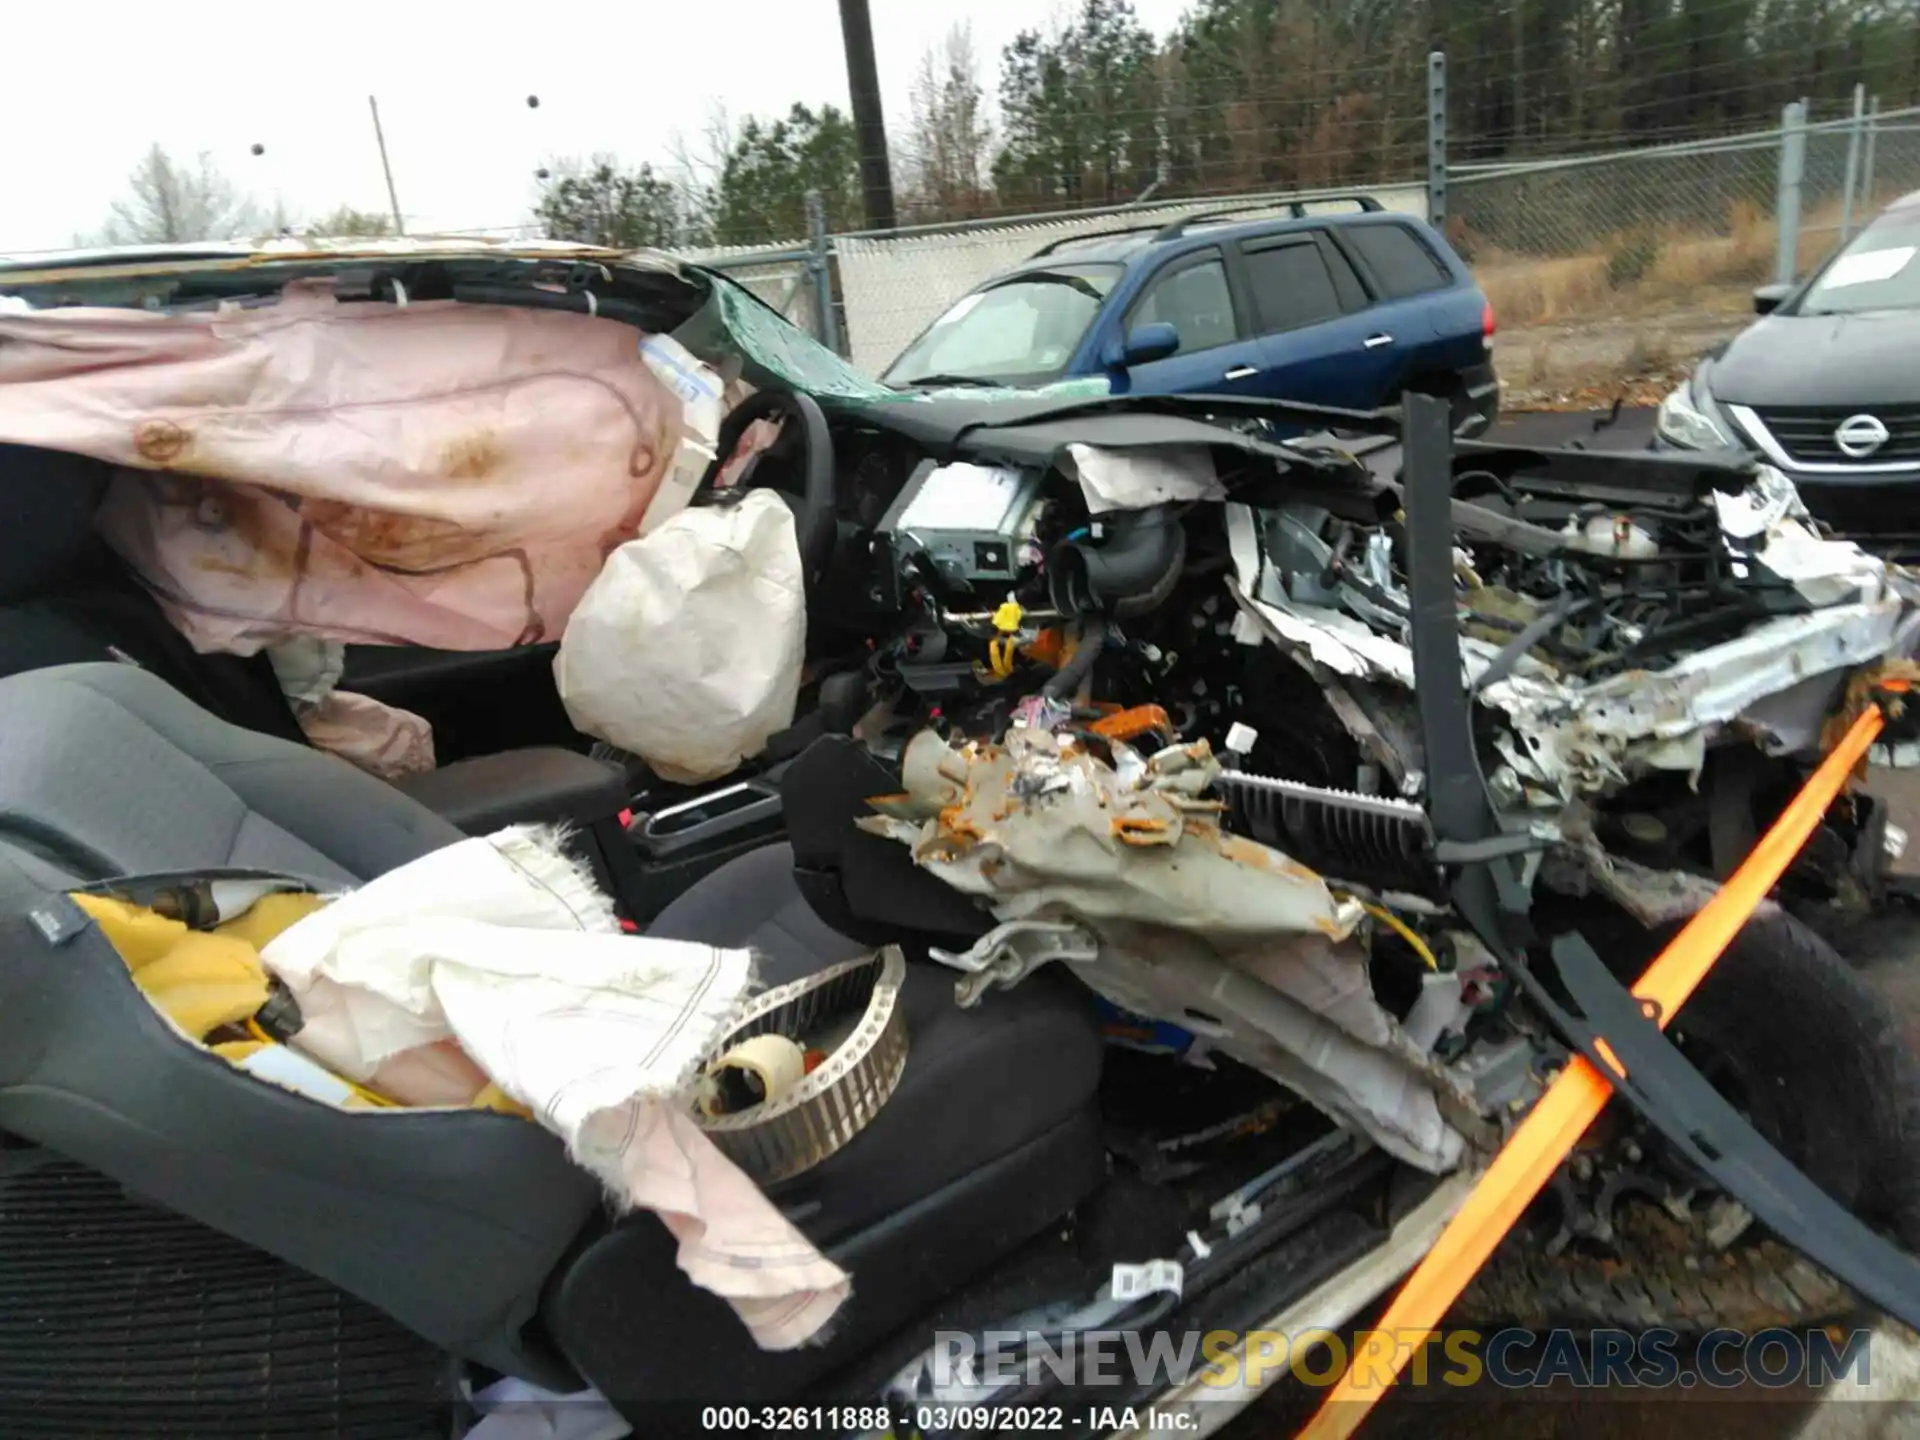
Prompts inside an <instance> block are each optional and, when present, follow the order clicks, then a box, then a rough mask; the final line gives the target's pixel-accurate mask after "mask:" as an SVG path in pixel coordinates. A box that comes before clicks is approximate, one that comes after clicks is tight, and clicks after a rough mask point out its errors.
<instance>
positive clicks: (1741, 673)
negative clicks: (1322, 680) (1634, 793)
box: [1227, 466, 1920, 817]
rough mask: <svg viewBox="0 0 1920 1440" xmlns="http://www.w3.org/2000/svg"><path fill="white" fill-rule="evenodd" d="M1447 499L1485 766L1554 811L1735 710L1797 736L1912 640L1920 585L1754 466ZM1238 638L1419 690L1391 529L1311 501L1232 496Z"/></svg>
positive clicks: (1509, 797) (1521, 798) (1684, 749)
mask: <svg viewBox="0 0 1920 1440" xmlns="http://www.w3.org/2000/svg"><path fill="white" fill-rule="evenodd" d="M1474 479H1475V476H1474V475H1473V473H1472V472H1471V471H1469V472H1468V473H1467V474H1465V475H1462V476H1461V477H1460V485H1459V487H1458V488H1457V489H1456V496H1455V499H1454V501H1453V511H1452V515H1453V524H1454V533H1455V551H1454V560H1455V576H1456V582H1457V583H1456V594H1457V614H1458V619H1459V625H1460V631H1461V652H1462V670H1463V679H1464V681H1465V683H1466V685H1467V688H1468V690H1469V692H1470V693H1471V694H1473V695H1474V697H1475V698H1476V699H1477V701H1478V702H1479V704H1480V706H1481V707H1482V708H1483V711H1484V712H1485V713H1487V714H1488V715H1490V716H1491V717H1492V718H1493V719H1495V720H1496V722H1497V723H1496V726H1495V734H1494V738H1493V741H1492V744H1493V747H1494V749H1495V751H1496V752H1497V753H1498V756H1499V759H1500V761H1501V762H1503V763H1501V764H1499V765H1498V766H1497V767H1496V768H1494V769H1493V770H1492V773H1491V774H1490V775H1489V777H1488V779H1489V783H1490V785H1491V787H1492V790H1493V792H1494V794H1495V796H1496V798H1498V799H1501V800H1503V801H1504V802H1506V805H1507V808H1510V809H1513V810H1516V811H1519V812H1530V813H1531V814H1532V815H1534V816H1535V817H1541V816H1551V815H1552V814H1554V813H1556V812H1558V811H1559V810H1561V809H1562V808H1564V807H1565V806H1567V805H1569V804H1571V803H1573V802H1574V801H1576V800H1580V799H1590V798H1592V797H1594V796H1597V795H1600V794H1604V793H1607V792H1610V791H1612V790H1615V789H1617V788H1619V787H1621V786H1623V785H1625V784H1627V783H1628V782H1630V781H1632V780H1634V779H1637V778H1639V777H1641V776H1643V775H1645V774H1647V773H1649V772H1651V771H1656V770H1670V771H1678V772H1682V773H1692V772H1697V771H1698V770H1699V768H1700V766H1701V764H1702V763H1703V760H1704V757H1705V753H1706V748H1707V746H1708V745H1709V744H1710V743H1712V742H1713V741H1714V740H1715V739H1717V738H1718V737H1719V736H1721V735H1722V734H1723V733H1725V732H1726V731H1727V730H1728V729H1729V727H1739V728H1740V729H1741V730H1742V731H1743V732H1744V733H1745V734H1747V735H1748V736H1749V737H1750V738H1752V739H1753V740H1755V741H1757V742H1758V743H1759V744H1761V745H1762V746H1763V747H1764V748H1765V749H1767V750H1769V751H1770V752H1773V753H1781V754H1784V753H1791V752H1796V751H1802V750H1805V749H1807V748H1808V747H1809V746H1810V745H1811V744H1812V743H1813V742H1814V740H1815V739H1816V738H1817V735H1818V732H1819V728H1820V725H1821V722H1822V721H1823V719H1824V718H1825V717H1826V715H1827V714H1828V713H1829V712H1830V711H1831V708H1832V702H1833V700H1834V697H1835V695H1836V693H1837V692H1838V691H1839V689H1840V688H1841V687H1842V686H1843V684H1844V683H1845V679H1846V675H1847V672H1848V670H1849V669H1851V668H1853V667H1856V666H1860V665H1864V664H1868V663H1870V662H1873V661H1875V660H1878V659H1880V658H1881V657H1883V656H1887V655H1890V654H1901V655H1904V654H1906V653H1907V652H1908V651H1909V650H1911V649H1912V647H1913V644H1914V642H1915V640H1916V638H1920V586H1917V585H1916V584H1915V582H1914V580H1913V579H1912V578H1911V577H1910V576H1908V575H1907V574H1906V573H1905V572H1904V571H1902V570H1900V569H1898V568H1897V567H1893V566H1890V565H1889V564H1887V563H1886V562H1885V561H1882V560H1880V559H1877V558H1875V557H1874V556H1872V555H1869V554H1867V553H1866V552H1865V551H1863V550H1862V549H1860V547H1858V546H1857V545H1854V544H1852V543H1850V542H1846V541H1836V540H1829V539H1825V538H1822V536H1821V535H1820V534H1819V532H1818V531H1817V530H1816V529H1815V528H1814V525H1813V524H1812V522H1811V521H1810V519H1809V517H1808V514H1807V511H1806V509H1805V507H1804V506H1803V505H1802V504H1801V502H1800V498H1799V496H1798V494H1797V493H1796V491H1795V490H1794V487H1793V485H1792V483H1791V482H1790V481H1789V480H1788V479H1787V478H1786V477H1785V476H1784V475H1782V474H1780V472H1778V471H1777V470H1773V469H1771V468H1769V467H1766V466H1761V467H1758V468H1757V469H1756V470H1755V471H1753V472H1752V475H1751V479H1750V480H1749V482H1748V483H1747V484H1746V485H1745V487H1744V488H1741V489H1735V490H1732V491H1724V490H1716V491H1714V492H1712V493H1710V494H1709V495H1707V496H1705V497H1702V498H1697V499H1696V498H1692V497H1686V498H1676V497H1675V496H1674V495H1672V494H1671V493H1669V492H1662V491H1655V490H1653V489H1649V490H1648V491H1647V492H1646V493H1645V494H1642V495H1637V496H1636V495H1633V494H1630V493H1627V492H1626V491H1624V490H1623V491H1621V493H1620V494H1619V495H1618V496H1616V497H1611V498H1608V497H1596V496H1593V495H1591V494H1585V493H1582V492H1581V490H1580V488H1579V487H1577V486H1575V485H1572V484H1570V483H1567V482H1564V481H1560V482H1556V481H1554V480H1553V479H1552V477H1551V476H1550V475H1549V476H1547V477H1545V478H1541V477H1534V476H1529V475H1527V474H1524V473H1522V474H1516V475H1513V476H1508V477H1495V476H1493V475H1492V474H1491V473H1489V474H1487V475H1486V476H1485V477H1484V481H1483V485H1484V490H1483V493H1480V494H1478V495H1476V497H1475V498H1472V499H1468V498H1463V495H1462V492H1463V491H1468V490H1471V489H1472V488H1473V486H1472V483H1471V482H1472V481H1473V480H1474ZM1227 525H1228V532H1229V537H1230V540H1231V545H1232V553H1233V559H1234V583H1233V585H1232V586H1231V587H1230V588H1231V589H1232V592H1233V595H1234V598H1235V600H1236V601H1237V602H1238V604H1239V606H1240V607H1241V611H1242V619H1241V622H1240V626H1241V629H1240V634H1241V635H1242V638H1244V639H1249V640H1253V639H1260V640H1265V641H1267V642H1270V643H1272V644H1273V645H1275V646H1277V647H1278V648H1280V649H1281V650H1282V651H1284V652H1286V653H1287V654H1289V655H1290V656H1292V657H1294V658H1295V659H1297V660H1299V661H1300V662H1301V663H1303V664H1305V665H1307V666H1308V667H1309V668H1310V669H1311V670H1312V671H1314V672H1315V673H1316V674H1319V675H1322V676H1331V677H1335V683H1336V684H1337V683H1338V682H1339V681H1341V680H1348V681H1360V682H1365V683H1379V682H1384V683H1385V684H1387V685H1389V686H1396V687H1405V688H1407V689H1411V688H1412V687H1413V684H1414V666H1413V651H1412V649H1411V646H1410V636H1411V625H1412V618H1411V617H1412V608H1411V605H1410V602H1409V600H1408V597H1407V593H1406V589H1405V586H1404V584H1403V583H1402V581H1401V580H1400V579H1399V578H1398V577H1399V576H1400V575H1403V574H1404V573H1405V570H1404V558H1403V555H1402V553H1401V544H1402V543H1403V542H1400V541H1398V540H1397V539H1396V537H1395V536H1394V534H1393V532H1392V530H1391V528H1390V527H1388V526H1386V525H1379V526H1374V527H1370V528H1369V527H1363V526H1356V525H1353V524H1350V523H1348V522H1346V521H1343V520H1340V519H1338V518H1337V517H1335V516H1333V515H1331V514H1330V513H1329V512H1328V511H1327V510H1324V509H1320V508H1317V507H1315V506H1312V505H1306V504H1294V503H1286V504H1282V505H1280V506H1279V507H1278V508H1275V509H1268V510H1256V509H1254V508H1252V507H1251V506H1245V505H1233V506H1230V507H1228V516H1227Z"/></svg>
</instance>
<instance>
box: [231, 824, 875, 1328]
mask: <svg viewBox="0 0 1920 1440" xmlns="http://www.w3.org/2000/svg"><path fill="white" fill-rule="evenodd" d="M262 959H263V960H264V961H265V963H266V965H267V968H268V969H269V970H271V971H272V972H273V973H274V974H275V975H277V976H278V977H279V978H280V979H281V981H283V982H284V983H285V984H286V986H287V988H288V989H289V990H290V991H292V993H293V995H294V998H295V999H296V1000H297V1001H298V1002H299V1005H300V1013H301V1015H302V1017H303V1018H304V1020H305V1024H304V1025H303V1027H302V1029H301V1030H300V1032H299V1034H298V1035H296V1036H295V1037H294V1039H295V1044H296V1046H297V1047H298V1048H300V1049H301V1050H303V1051H304V1052H305V1053H307V1054H309V1055H312V1056H313V1057H314V1058H316V1059H318V1060H321V1061H322V1062H323V1063H325V1064H326V1065H327V1066H328V1067H329V1068H330V1069H332V1070H333V1071H335V1072H336V1073H338V1074H341V1075H344V1076H346V1077H348V1078H349V1079H353V1080H356V1081H363V1082H367V1083H369V1084H370V1085H372V1086H374V1087H375V1088H378V1089H381V1090H382V1091H383V1092H384V1093H387V1094H389V1095H391V1096H392V1097H393V1098H395V1099H399V1100H402V1101H411V1103H415V1104H419V1103H436V1101H437V1102H438V1103H449V1102H448V1101H447V1100H446V1099H445V1097H443V1096H439V1095H437V1094H428V1095H420V1096H410V1095H408V1094H405V1093H399V1092H400V1088H401V1086H403V1085H405V1084H406V1083H407V1081H408V1079H409V1078H412V1077H410V1075H409V1073H408V1071H407V1069H406V1068H405V1067H406V1066H407V1063H408V1062H409V1061H412V1060H417V1059H420V1058H423V1057H440V1056H443V1055H444V1053H445V1052H446V1050H447V1049H449V1048H457V1051H458V1052H460V1054H461V1055H462V1056H463V1057H465V1058H466V1059H468V1061H469V1063H470V1064H471V1065H472V1066H473V1067H474V1075H473V1077H472V1079H470V1080H469V1081H468V1082H467V1084H468V1088H470V1089H471V1088H473V1087H474V1086H475V1084H476V1083H478V1082H484V1081H486V1080H491V1081H492V1083H494V1084H495V1085H497V1086H498V1087H499V1089H500V1091H501V1092H503V1093H504V1094H505V1095H506V1096H507V1097H509V1098H510V1099H512V1100H514V1101H517V1102H518V1103H520V1104H521V1105H524V1106H526V1107H527V1109H528V1110H530V1111H531V1112H532V1113H533V1115H534V1116H535V1117H536V1118H537V1120H538V1121H539V1123H540V1124H542V1125H544V1126H545V1127H546V1128H547V1129H549V1130H552V1131H553V1132H554V1133H556V1134H557V1135H559V1136H561V1137H562V1138H563V1139H564V1140H565V1141H566V1142H567V1147H568V1151H569V1153H570V1154H571V1155H572V1156H573V1158H574V1160H575V1161H576V1162H577V1163H578V1164H580V1165H582V1166H584V1167H585V1168H586V1169H588V1170H590V1171H592V1172H593V1173H594V1174H595V1175H597V1176H598V1177H599V1178H600V1179H601V1181H602V1182H603V1183H605V1184H606V1186H607V1187H608V1190H609V1191H610V1193H611V1194H612V1195H613V1197H614V1198H615V1200H616V1201H617V1202H618V1203H619V1204H620V1205H622V1206H623V1207H632V1208H639V1209H646V1210H651V1211H653V1212H654V1213H655V1214H657V1215H659V1217H660V1218H661V1220H662V1222H663V1223H665V1225H666V1226H667V1228H668V1230H669V1231H670V1232H671V1233H672V1234H673V1235H674V1237H675V1238H676V1239H677V1240H678V1241H679V1242H680V1250H679V1263H680V1267H681V1269H682V1270H684V1271H685V1272H686V1274H687V1276H688V1278H689V1279H691V1280H692V1281H693V1282H694V1283H695V1284H696V1285H699V1286H701V1287H703V1288H705V1289H707V1290H710V1291H712V1292H713V1293H715V1294H717V1295H720V1296H721V1297H722V1298H724V1299H725V1300H727V1301H728V1303H729V1304H731V1305H732V1306H733V1308H734V1309H735V1311H736V1312H737V1313H738V1314H739V1315H740V1317H741V1320H742V1321H743V1322H744V1323H745V1324H746V1325H747V1327H748V1328H749V1329H750V1330H751V1331H752V1333H753V1337H754V1339H755V1341H756V1342H757V1343H758V1344H759V1345H760V1346H762V1347H763V1348H765V1349H769V1350H783V1349H790V1348H792V1347H794V1346H797V1345H801V1344H804V1343H805V1342H806V1341H807V1340H809V1339H811V1338H812V1337H813V1336H814V1335H815V1334H816V1333H817V1332H818V1331H819V1330H820V1329H821V1328H822V1327H823V1326H824V1325H825V1324H826V1323H827V1321H828V1320H829V1319H830V1318H831V1317H832V1315H833V1314H834V1312H835V1311H836V1310H837V1309H838V1308H839V1306H840V1304H841V1302H842V1301H844V1300H845V1298H846V1296H847V1293H848V1290H849V1281H848V1278H847V1276H846V1274H845V1272H844V1271H842V1270H841V1269H840V1268H839V1267H838V1266H836V1265H834V1264H833V1263H832V1262H831V1261H830V1260H828V1259H827V1258H826V1257H825V1256H823V1255H822V1254H821V1253H820V1252H819V1251H818V1250H817V1249H816V1248H815V1247H814V1246H813V1245H812V1243H811V1242H809V1241H808V1240H807V1239H806V1238H805V1237H804V1236H803V1235H801V1234H800V1232H799V1231H798V1230H796V1229H794V1227H793V1225H792V1224H791V1223H790V1222H789V1221H788V1220H787V1219H786V1217H785V1216H783V1215H782V1214H781V1213H780V1211H779V1210H778V1209H777V1208H776V1207H775V1206H774V1205H773V1203H772V1202H771V1201H770V1200H768V1199H767V1198H766V1196H765V1195H763V1194H762V1193H761V1192H760V1190H759V1188H758V1187H757V1186H756V1185H755V1184H754V1183H753V1181H752V1180H750V1179H749V1178H748V1177H747V1176H746V1175H745V1174H744V1173H743V1172H742V1171H741V1170H740V1169H739V1168H738V1167H737V1166H736V1165H734V1164H733V1162H732V1161H730V1160H728V1159H727V1157H726V1156H725V1155H723V1154H722V1153H721V1152H720V1151H719V1149H718V1148H717V1147H716V1146H715V1145H714V1144H713V1142H712V1141H711V1140H709V1139H708V1138H707V1136H706V1134H705V1133H704V1132H703V1131H702V1130H701V1129H700V1128H699V1126H698V1125H697V1124H696V1123H695V1121H694V1119H693V1115H692V1111H691V1100H690V1095H691V1093H692V1092H691V1087H692V1084H693V1082H694V1078H695V1076H696V1075H697V1074H698V1071H699V1067H700V1065H701V1063H702V1062H703V1061H704V1060H705V1059H706V1057H707V1056H708V1055H709V1054H710V1053H711V1052H712V1051H713V1050H714V1049H716V1048H717V1047H718V1045H719V1043H720V1041H721V1040H722V1039H723V1038H724V1037H725V1036H726V1034H727V1033H728V1031H729V1030H730V1029H731V1028H732V1027H733V1025H734V1024H735V1023H736V1022H737V1019H738V1017H739V1015H740V1013H741V1011H742V1010H743V1009H744V1007H745V1004H746V1002H747V1000H748V998H749V996H750V994H751V991H752V988H753V983H754V979H753V964H752V957H751V955H750V954H749V952H747V951H745V950H722V949H719V948H717V947H714V946H711V945H701V944H695V943H692V942H688V941H677V940H660V939H649V938H641V937H636V936H630V935H626V934H623V933H622V932H621V930H620V928H619V925H618V922H617V920H616V919H615V917H614V913H613V909H612V906H611V905H610V904H609V903H608V902H607V900H606V898H605V897H604V896H603V895H601V894H600V893H599V892H598V890H597V889H596V888H595V887H594V886H593V884H592V882H591V880H590V878H588V877H587V876H586V875H585V874H584V873H582V871H581V869H580V867H579V866H578V865H576V864H575V863H574V862H573V861H572V860H570V859H569V858H568V857H566V856H565V854H564V853H562V852H561V851H560V849H559V848H558V841H557V839H556V838H555V836H554V835H553V834H552V833H551V832H546V831H539V830H534V829H530V828H527V827H515V828H512V829H508V830H504V831H501V832H500V833H498V834H496V835H493V836H489V837H486V838H481V839H473V840H467V841H464V842H462V843H460V844H457V845H452V846H448V847H446V848H445V849H441V850H437V851H434V852H432V853H431V854H428V855H426V856H423V857H422V858H420V859H419V860H415V861H413V862H411V863H410V864H407V865H404V866H401V867H400V868H399V869H397V870H392V871H389V872H387V873H386V874H385V875H383V876H381V877H379V878H378V879H376V880H373V881H371V882H369V883H368V884H366V885H364V886H362V887H361V888H360V889H358V890H355V891H352V892H350V893H348V894H346V895H343V896H341V897H339V898H338V899H335V900H334V901H333V902H332V903H330V904H328V905H327V906H326V907H325V908H324V909H321V910H318V911H316V912H315V913H313V914H312V915H309V916H307V917H306V918H305V919H303V920H301V921H299V922H298V923H296V924H294V925H293V926H291V927H290V928H288V929H287V930H286V931H284V932H282V933H281V934H280V935H279V936H278V937H276V938H275V939H274V940H272V941H271V942H270V943H269V944H268V945H267V947H266V949H265V950H264V951H263V952H262ZM425 1078H426V1079H427V1080H428V1081H429V1083H433V1084H439V1083H443V1082H444V1081H445V1080H446V1079H447V1078H448V1077H447V1076H446V1075H445V1073H444V1071H442V1072H441V1073H438V1074H431V1073H430V1074H428V1075H426V1076H425ZM454 1078H457V1077H454ZM451 1103H472V1102H471V1097H468V1098H465V1099H462V1100H458V1101H454V1102H451ZM370 1123H374V1122H370Z"/></svg>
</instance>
